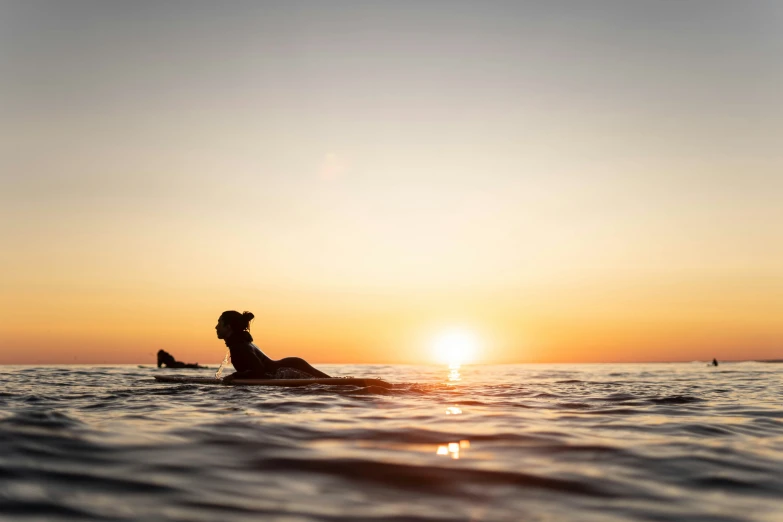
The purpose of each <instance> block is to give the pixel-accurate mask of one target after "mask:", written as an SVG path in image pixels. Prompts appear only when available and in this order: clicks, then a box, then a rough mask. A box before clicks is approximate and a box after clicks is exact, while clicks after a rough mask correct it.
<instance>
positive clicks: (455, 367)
mask: <svg viewBox="0 0 783 522" xmlns="http://www.w3.org/2000/svg"><path fill="white" fill-rule="evenodd" d="M459 369H460V365H459V364H450V365H449V377H448V379H449V382H459V381H461V380H462V375H461V374H460V373H459Z"/></svg>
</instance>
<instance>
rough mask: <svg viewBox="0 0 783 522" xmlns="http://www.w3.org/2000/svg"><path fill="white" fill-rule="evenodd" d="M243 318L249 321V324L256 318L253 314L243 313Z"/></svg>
mask: <svg viewBox="0 0 783 522" xmlns="http://www.w3.org/2000/svg"><path fill="white" fill-rule="evenodd" d="M242 317H244V318H245V319H247V322H248V323H249V322H250V321H252V320H253V318H254V317H255V316H254V315H253V312H242Z"/></svg>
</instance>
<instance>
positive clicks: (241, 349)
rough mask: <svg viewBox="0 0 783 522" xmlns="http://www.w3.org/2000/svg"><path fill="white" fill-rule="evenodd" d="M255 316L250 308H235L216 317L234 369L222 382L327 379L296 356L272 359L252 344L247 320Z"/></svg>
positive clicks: (219, 331) (323, 374) (218, 330)
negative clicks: (248, 310)
mask: <svg viewBox="0 0 783 522" xmlns="http://www.w3.org/2000/svg"><path fill="white" fill-rule="evenodd" d="M253 317H255V316H254V315H253V314H252V313H250V312H243V313H241V314H240V313H239V312H237V311H235V310H229V311H226V312H223V313H222V314H221V315H220V318H219V319H218V323H217V326H215V331H216V332H217V337H218V339H223V340H224V341H225V342H226V346H228V349H229V351H230V352H231V364H233V365H234V369H235V370H236V372H235V373H232V374H231V375H227V376H226V377H224V378H223V382H231V381H233V380H234V379H328V378H330V377H329V375H327V374H325V373H324V372H322V371H320V370H316V369H315V368H313V367H312V366H310V364H309V363H308V362H307V361H305V360H304V359H301V358H299V357H285V358H283V359H280V360H279V361H273V360H272V359H270V358H269V357H267V356H266V355H265V354H264V352H262V351H261V350H260V349H259V348H258V346H256V345H255V344H253V337H252V336H251V335H250V332H248V331H247V330H248V328H250V321H252V320H253Z"/></svg>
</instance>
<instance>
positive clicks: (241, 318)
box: [215, 310, 255, 339]
mask: <svg viewBox="0 0 783 522" xmlns="http://www.w3.org/2000/svg"><path fill="white" fill-rule="evenodd" d="M253 317H255V316H254V315H253V314H252V313H251V312H242V313H241V314H240V313H239V312H237V311H235V310H227V311H225V312H223V313H222V314H220V318H218V322H217V326H215V331H217V337H218V339H228V338H229V337H231V334H234V333H236V332H244V331H245V330H247V329H248V328H250V321H252V320H253Z"/></svg>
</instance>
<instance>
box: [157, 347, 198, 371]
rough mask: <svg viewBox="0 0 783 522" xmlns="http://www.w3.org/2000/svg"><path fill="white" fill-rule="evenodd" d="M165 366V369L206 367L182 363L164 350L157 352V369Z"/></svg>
mask: <svg viewBox="0 0 783 522" xmlns="http://www.w3.org/2000/svg"><path fill="white" fill-rule="evenodd" d="M161 366H165V367H166V368H194V369H196V368H206V366H199V364H198V363H193V364H190V363H184V362H180V361H178V360H176V359H175V358H174V356H173V355H171V354H170V353H169V352H167V351H166V350H158V368H160V367H161Z"/></svg>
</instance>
